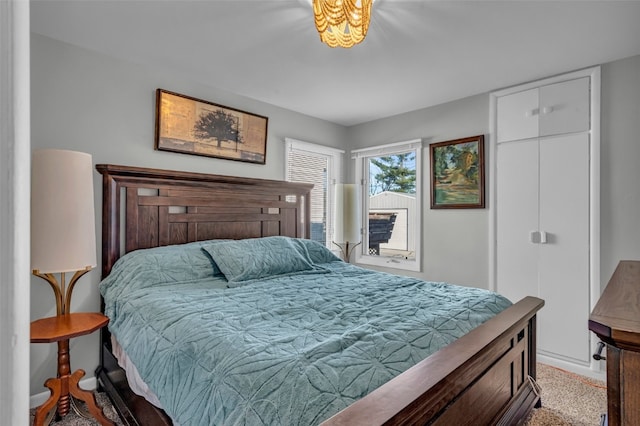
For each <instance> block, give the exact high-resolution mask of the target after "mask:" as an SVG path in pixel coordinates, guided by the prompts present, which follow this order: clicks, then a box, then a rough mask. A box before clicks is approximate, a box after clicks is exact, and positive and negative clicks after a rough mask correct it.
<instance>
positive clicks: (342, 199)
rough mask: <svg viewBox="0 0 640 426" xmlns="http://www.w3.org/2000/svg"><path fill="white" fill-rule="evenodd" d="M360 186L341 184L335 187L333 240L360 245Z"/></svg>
mask: <svg viewBox="0 0 640 426" xmlns="http://www.w3.org/2000/svg"><path fill="white" fill-rule="evenodd" d="M360 212H361V209H360V186H359V185H355V184H349V183H339V184H336V187H335V216H334V218H335V224H334V227H333V229H334V231H333V240H334V241H335V242H337V243H346V242H349V243H354V244H355V243H359V242H360V240H361V232H360V229H361V227H362V225H361V219H362V218H361V216H362V214H361V213H360Z"/></svg>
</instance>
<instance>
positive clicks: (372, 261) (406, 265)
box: [351, 139, 422, 271]
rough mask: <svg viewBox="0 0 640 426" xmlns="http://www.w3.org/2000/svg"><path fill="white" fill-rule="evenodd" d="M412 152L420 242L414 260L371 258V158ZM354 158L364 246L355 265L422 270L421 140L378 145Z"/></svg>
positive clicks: (416, 218) (417, 241)
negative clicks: (369, 195)
mask: <svg viewBox="0 0 640 426" xmlns="http://www.w3.org/2000/svg"><path fill="white" fill-rule="evenodd" d="M410 151H413V152H415V156H416V212H415V213H416V214H415V223H414V224H413V225H414V226H415V229H416V233H417V237H418V238H417V239H416V247H415V254H416V256H415V260H412V259H402V258H395V257H393V258H392V257H386V256H371V255H369V250H368V248H369V220H368V219H369V218H368V211H369V197H368V194H369V191H368V188H369V169H368V167H367V162H368V159H369V158H371V157H380V156H383V155H394V154H403V153H406V152H410ZM351 158H352V159H353V160H355V177H356V182H360V184H361V185H362V191H361V194H362V244H361V247H359V249H358V250H357V251H356V263H362V264H365V265H373V266H379V267H384V268H395V269H403V270H407V271H421V270H422V255H421V252H422V140H421V139H413V140H409V141H405V142H396V143H391V144H386V145H379V146H374V147H370V148H363V149H356V150H352V151H351Z"/></svg>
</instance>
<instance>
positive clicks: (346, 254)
mask: <svg viewBox="0 0 640 426" xmlns="http://www.w3.org/2000/svg"><path fill="white" fill-rule="evenodd" d="M332 242H333V244H335V245H337V246H338V247H340V252H341V253H342V260H344V261H345V262H347V263H351V253H353V249H354V248H356V247H357V246H359V245H360V244H361V242H360V243H355V244H351V243H349V241H347V242H346V243H336V242H335V241H332Z"/></svg>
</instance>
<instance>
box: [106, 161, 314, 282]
mask: <svg viewBox="0 0 640 426" xmlns="http://www.w3.org/2000/svg"><path fill="white" fill-rule="evenodd" d="M96 169H97V170H98V171H99V172H100V173H101V174H102V197H103V201H102V277H103V278H104V277H106V276H107V275H108V274H109V272H110V271H111V268H112V267H113V264H114V263H115V261H116V260H118V258H119V257H120V256H121V255H122V254H124V253H127V252H130V251H133V250H136V249H141V248H150V247H158V246H165V245H171V244H182V243H187V242H192V241H201V240H209V239H216V238H229V239H240V238H257V237H266V236H273V235H284V236H289V237H298V238H309V234H310V220H311V219H310V197H309V193H310V191H311V188H312V187H313V185H311V184H305V183H292V182H284V181H277V180H266V179H253V178H243V177H234V176H221V175H211V174H203V173H191V172H180V171H171V170H158V169H148V168H141V167H129V166H117V165H112V164H98V165H96ZM123 221H124V226H121V222H123Z"/></svg>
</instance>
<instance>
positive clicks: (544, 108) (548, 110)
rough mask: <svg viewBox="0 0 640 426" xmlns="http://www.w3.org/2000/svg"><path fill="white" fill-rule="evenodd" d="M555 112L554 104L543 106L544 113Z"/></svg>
mask: <svg viewBox="0 0 640 426" xmlns="http://www.w3.org/2000/svg"><path fill="white" fill-rule="evenodd" d="M552 112H553V107H552V106H546V107H543V108H542V113H543V114H551V113H552Z"/></svg>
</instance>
